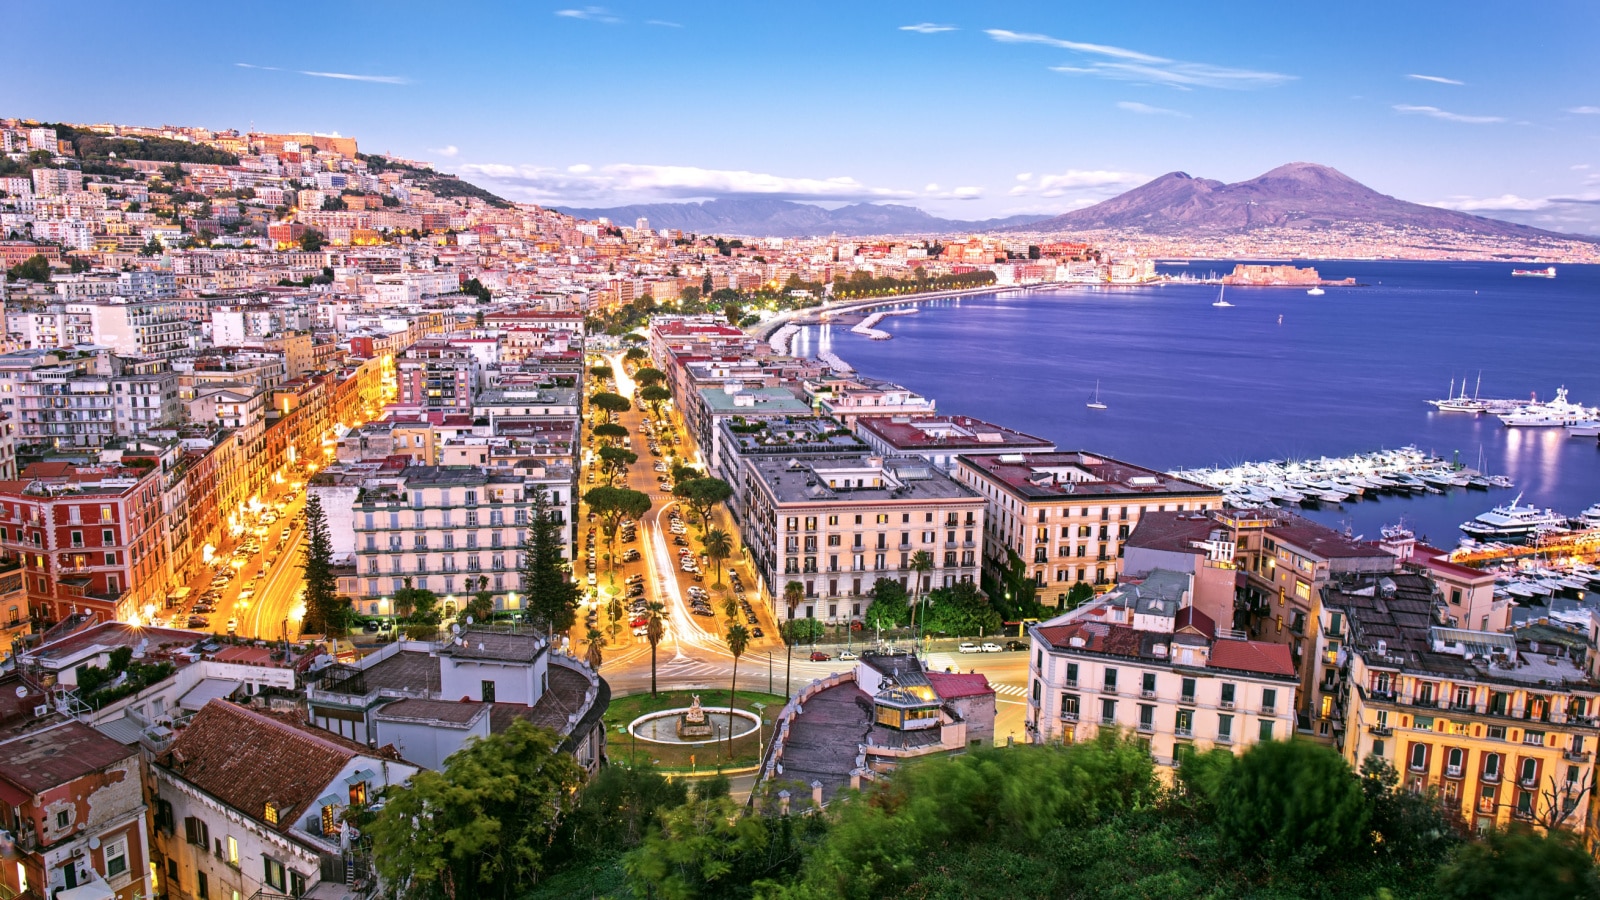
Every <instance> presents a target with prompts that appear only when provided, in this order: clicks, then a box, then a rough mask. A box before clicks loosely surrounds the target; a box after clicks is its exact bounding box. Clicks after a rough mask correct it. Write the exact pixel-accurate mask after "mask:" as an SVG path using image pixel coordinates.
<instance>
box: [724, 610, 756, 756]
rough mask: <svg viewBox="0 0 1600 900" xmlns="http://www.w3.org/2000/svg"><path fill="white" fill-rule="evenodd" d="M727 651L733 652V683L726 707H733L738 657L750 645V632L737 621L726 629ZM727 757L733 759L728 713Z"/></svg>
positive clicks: (731, 721) (736, 685)
mask: <svg viewBox="0 0 1600 900" xmlns="http://www.w3.org/2000/svg"><path fill="white" fill-rule="evenodd" d="M725 640H727V642H728V652H729V653H732V654H733V684H732V685H731V686H730V687H729V688H728V708H729V709H732V708H733V701H734V698H736V697H738V696H739V657H741V656H743V655H744V651H745V648H746V647H749V646H750V632H749V630H748V629H746V628H745V627H744V626H743V625H740V624H739V623H738V622H735V623H733V625H732V626H731V627H730V628H729V629H728V636H727V638H726V639H725ZM728 758H729V759H733V714H732V713H729V714H728Z"/></svg>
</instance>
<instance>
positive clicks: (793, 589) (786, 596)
mask: <svg viewBox="0 0 1600 900" xmlns="http://www.w3.org/2000/svg"><path fill="white" fill-rule="evenodd" d="M805 598H806V586H805V585H803V584H801V583H800V582H798V581H791V582H789V583H788V584H786V585H784V586H783V602H784V605H786V606H788V607H789V618H788V619H786V620H784V623H783V627H782V628H780V629H779V633H780V634H782V635H783V645H784V647H785V648H787V649H788V651H789V653H788V661H787V662H785V663H784V664H783V693H784V695H785V696H788V694H789V673H790V672H792V671H794V648H793V647H791V646H789V645H790V644H792V643H793V642H794V639H793V634H794V610H795V607H797V606H799V605H800V601H801V600H804V599H805Z"/></svg>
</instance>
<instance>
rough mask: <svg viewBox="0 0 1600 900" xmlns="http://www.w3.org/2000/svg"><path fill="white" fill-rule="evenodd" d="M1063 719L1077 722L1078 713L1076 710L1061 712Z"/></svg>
mask: <svg viewBox="0 0 1600 900" xmlns="http://www.w3.org/2000/svg"><path fill="white" fill-rule="evenodd" d="M1061 721H1063V722H1076V721H1078V714H1077V713H1075V712H1063V713H1062V714H1061Z"/></svg>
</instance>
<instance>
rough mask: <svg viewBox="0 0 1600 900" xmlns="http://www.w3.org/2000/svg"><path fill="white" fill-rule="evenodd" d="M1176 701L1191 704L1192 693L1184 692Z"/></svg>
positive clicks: (1192, 700) (1192, 699)
mask: <svg viewBox="0 0 1600 900" xmlns="http://www.w3.org/2000/svg"><path fill="white" fill-rule="evenodd" d="M1178 702H1179V703H1188V704H1193V703H1194V695H1193V694H1184V695H1183V696H1181V697H1179V698H1178Z"/></svg>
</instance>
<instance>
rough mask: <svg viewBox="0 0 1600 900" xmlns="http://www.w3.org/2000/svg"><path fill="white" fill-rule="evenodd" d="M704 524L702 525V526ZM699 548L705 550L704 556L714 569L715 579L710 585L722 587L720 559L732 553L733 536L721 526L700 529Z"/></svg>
mask: <svg viewBox="0 0 1600 900" xmlns="http://www.w3.org/2000/svg"><path fill="white" fill-rule="evenodd" d="M703 527H704V526H703V525H702V528H703ZM700 549H701V550H704V551H705V554H706V557H707V558H709V559H710V560H711V564H712V566H714V567H715V569H716V573H717V575H716V581H714V582H713V583H712V585H711V586H712V587H714V588H721V587H722V561H723V560H725V559H727V558H728V557H729V556H732V555H733V536H732V535H730V534H728V533H727V532H726V531H723V530H722V529H721V528H712V529H710V530H707V531H702V532H701V536H700Z"/></svg>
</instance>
